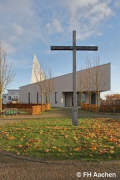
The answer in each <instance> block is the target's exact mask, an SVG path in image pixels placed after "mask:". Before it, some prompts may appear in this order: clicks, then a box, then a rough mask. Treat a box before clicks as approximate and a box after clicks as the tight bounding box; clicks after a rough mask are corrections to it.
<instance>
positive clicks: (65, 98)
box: [20, 63, 111, 107]
mask: <svg viewBox="0 0 120 180" xmlns="http://www.w3.org/2000/svg"><path fill="white" fill-rule="evenodd" d="M110 66H111V64H110V63H108V64H103V65H100V66H97V67H92V68H89V69H85V70H81V71H78V72H76V73H77V94H78V96H77V97H78V100H77V102H78V105H80V98H79V97H80V95H79V92H81V91H82V92H83V94H84V95H83V102H85V103H89V92H90V94H91V104H96V101H97V98H96V97H97V96H96V91H97V89H99V102H100V92H104V91H109V90H110V87H111V83H110V81H111V80H110V78H111V71H110ZM51 80H52V82H53V85H54V91H53V93H52V95H51V106H52V107H65V106H66V107H70V106H73V74H72V73H70V74H66V75H62V76H58V77H54V78H52V79H51ZM47 81H49V79H48V80H47ZM40 83H41V85H42V84H44V80H42V81H41V82H40ZM39 89H40V88H39V86H38V83H37V82H35V83H32V84H28V85H25V86H22V87H20V103H40V102H41V96H40V90H39ZM45 100H46V98H45V96H44V95H43V103H45Z"/></svg>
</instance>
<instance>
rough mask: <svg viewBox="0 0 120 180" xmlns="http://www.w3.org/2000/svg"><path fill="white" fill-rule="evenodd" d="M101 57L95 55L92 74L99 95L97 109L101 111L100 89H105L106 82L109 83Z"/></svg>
mask: <svg viewBox="0 0 120 180" xmlns="http://www.w3.org/2000/svg"><path fill="white" fill-rule="evenodd" d="M99 62H100V58H99V57H95V58H94V59H93V65H94V71H93V74H92V80H93V84H94V87H95V93H96V95H97V99H96V100H97V111H98V112H99V97H100V90H101V89H103V87H104V86H105V84H106V83H107V81H106V78H105V72H106V71H105V66H103V67H101V68H100V64H99Z"/></svg>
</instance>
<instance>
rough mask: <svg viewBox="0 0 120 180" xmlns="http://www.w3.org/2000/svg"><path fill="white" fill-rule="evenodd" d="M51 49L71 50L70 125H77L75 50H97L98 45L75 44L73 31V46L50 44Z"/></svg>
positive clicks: (74, 32)
mask: <svg viewBox="0 0 120 180" xmlns="http://www.w3.org/2000/svg"><path fill="white" fill-rule="evenodd" d="M51 50H68V51H73V109H72V125H78V109H77V92H76V50H78V51H97V50H98V46H76V31H73V46H51Z"/></svg>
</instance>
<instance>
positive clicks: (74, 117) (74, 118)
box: [72, 31, 78, 125]
mask: <svg viewBox="0 0 120 180" xmlns="http://www.w3.org/2000/svg"><path fill="white" fill-rule="evenodd" d="M72 125H78V109H77V92H76V31H73V109H72Z"/></svg>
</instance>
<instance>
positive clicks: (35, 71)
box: [31, 54, 45, 84]
mask: <svg viewBox="0 0 120 180" xmlns="http://www.w3.org/2000/svg"><path fill="white" fill-rule="evenodd" d="M44 79H45V77H44V74H43V72H42V70H41V67H40V64H39V62H38V60H37V57H36V55H35V54H34V58H33V67H32V76H31V84H32V83H35V82H37V81H43V80H44Z"/></svg>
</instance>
